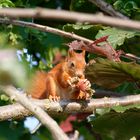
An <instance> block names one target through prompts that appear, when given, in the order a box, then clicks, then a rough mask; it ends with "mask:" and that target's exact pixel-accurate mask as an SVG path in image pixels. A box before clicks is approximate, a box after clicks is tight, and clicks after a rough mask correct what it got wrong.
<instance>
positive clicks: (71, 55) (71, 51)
mask: <svg viewBox="0 0 140 140" xmlns="http://www.w3.org/2000/svg"><path fill="white" fill-rule="evenodd" d="M74 55H75V52H74V50H73V49H69V50H68V57H73V56H74Z"/></svg>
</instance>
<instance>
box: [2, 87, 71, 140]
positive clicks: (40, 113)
mask: <svg viewBox="0 0 140 140" xmlns="http://www.w3.org/2000/svg"><path fill="white" fill-rule="evenodd" d="M1 89H2V91H4V92H5V93H6V94H7V95H8V96H10V98H12V99H14V100H16V101H17V102H19V103H20V104H21V105H22V106H24V107H25V108H27V109H28V110H30V112H32V113H33V115H35V116H36V117H37V118H38V119H39V120H40V122H41V123H42V124H43V125H44V126H46V127H47V128H48V129H49V130H50V132H51V133H52V136H53V138H54V139H55V140H69V138H68V137H67V135H66V134H65V133H64V132H63V130H62V129H61V128H60V127H59V126H58V124H57V123H56V122H55V121H54V120H53V119H52V118H51V117H50V116H49V115H48V114H47V113H46V112H45V111H44V110H43V109H42V108H41V107H39V106H38V105H36V104H34V103H33V102H31V101H30V100H29V99H28V98H27V97H26V96H25V94H22V93H20V92H19V91H18V90H16V89H15V88H14V87H11V86H7V87H1Z"/></svg>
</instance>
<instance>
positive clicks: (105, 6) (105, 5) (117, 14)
mask: <svg viewBox="0 0 140 140" xmlns="http://www.w3.org/2000/svg"><path fill="white" fill-rule="evenodd" d="M89 1H90V2H92V3H94V4H95V5H96V6H97V7H99V8H100V9H101V10H103V11H104V12H106V13H107V14H109V15H111V16H115V17H118V18H122V19H128V17H126V16H124V15H123V14H121V13H120V12H118V11H116V10H114V9H113V7H112V6H111V5H110V4H109V3H106V2H105V1H103V0H89Z"/></svg>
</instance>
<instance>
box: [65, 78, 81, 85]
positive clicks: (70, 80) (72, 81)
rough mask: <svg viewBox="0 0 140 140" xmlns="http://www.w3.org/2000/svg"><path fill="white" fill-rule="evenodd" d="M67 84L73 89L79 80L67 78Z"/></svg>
mask: <svg viewBox="0 0 140 140" xmlns="http://www.w3.org/2000/svg"><path fill="white" fill-rule="evenodd" d="M67 82H68V84H69V85H70V86H71V87H73V88H75V86H76V83H78V82H79V78H78V77H69V78H68V80H67Z"/></svg>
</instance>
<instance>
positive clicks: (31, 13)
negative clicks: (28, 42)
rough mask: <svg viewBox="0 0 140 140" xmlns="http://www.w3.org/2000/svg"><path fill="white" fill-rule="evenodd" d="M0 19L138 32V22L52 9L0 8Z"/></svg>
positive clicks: (139, 24)
mask: <svg viewBox="0 0 140 140" xmlns="http://www.w3.org/2000/svg"><path fill="white" fill-rule="evenodd" d="M0 16H1V17H13V18H16V17H22V18H45V19H59V20H64V21H66V20H67V21H69V22H70V21H78V22H89V23H94V24H97V23H100V24H105V25H110V26H116V27H120V28H129V29H135V30H140V22H138V21H133V20H128V19H120V18H114V17H109V16H103V15H99V14H85V13H79V12H71V11H65V10H52V9H42V8H37V9H23V8H1V9H0Z"/></svg>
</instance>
